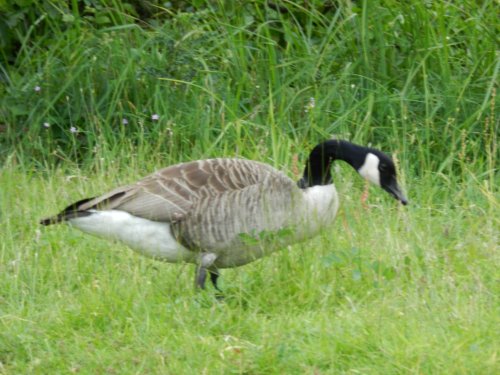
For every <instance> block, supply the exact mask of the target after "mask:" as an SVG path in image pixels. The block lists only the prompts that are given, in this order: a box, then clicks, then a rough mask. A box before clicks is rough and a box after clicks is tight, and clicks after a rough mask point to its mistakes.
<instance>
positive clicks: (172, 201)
mask: <svg viewBox="0 0 500 375" xmlns="http://www.w3.org/2000/svg"><path fill="white" fill-rule="evenodd" d="M270 174H278V175H280V177H282V178H287V177H286V176H284V175H283V174H282V173H281V172H279V171H277V170H276V169H274V168H273V167H271V166H269V165H267V164H263V163H259V162H255V161H250V160H244V159H208V160H201V161H194V162H188V163H182V164H177V165H174V166H171V167H167V168H164V169H161V170H159V171H157V172H156V173H154V174H152V175H149V176H147V177H146V178H144V179H142V180H140V181H138V182H137V183H135V184H132V185H128V186H123V187H119V188H117V189H115V190H112V191H110V192H109V193H107V194H104V195H102V196H100V197H97V198H94V199H91V200H89V201H86V202H84V203H83V204H81V205H80V206H79V207H78V210H89V209H101V210H102V209H106V210H112V209H115V210H122V211H126V212H128V213H130V214H132V215H135V216H139V217H143V218H145V219H150V220H155V221H166V222H177V221H180V220H182V219H184V218H185V217H186V216H187V215H188V214H189V212H190V211H191V209H192V208H193V205H195V204H196V203H197V202H198V201H199V200H200V199H201V198H203V197H206V198H208V197H211V196H212V197H215V196H218V195H220V194H222V193H224V192H227V191H231V190H240V189H244V188H246V187H248V186H251V185H254V184H257V183H259V182H262V181H263V180H264V179H265V178H266V177H269V175H270Z"/></svg>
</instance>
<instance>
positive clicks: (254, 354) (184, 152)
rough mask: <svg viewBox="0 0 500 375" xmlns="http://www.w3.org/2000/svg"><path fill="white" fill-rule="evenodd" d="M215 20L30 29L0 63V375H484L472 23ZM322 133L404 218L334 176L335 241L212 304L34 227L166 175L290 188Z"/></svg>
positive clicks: (347, 16)
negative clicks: (384, 174)
mask: <svg viewBox="0 0 500 375" xmlns="http://www.w3.org/2000/svg"><path fill="white" fill-rule="evenodd" d="M231 4H234V2H227V3H225V2H218V3H215V2H212V3H211V5H207V6H204V7H203V6H202V7H200V8H203V10H198V11H197V12H194V13H192V14H189V13H182V14H177V15H174V16H172V17H171V18H169V19H166V20H164V22H162V23H161V25H159V26H156V27H150V28H141V27H139V26H137V25H136V24H124V23H123V22H128V21H124V20H129V18H127V17H123V19H122V21H120V22H122V23H120V22H119V21H116V22H117V23H116V25H113V26H110V27H106V28H100V29H95V28H93V27H92V26H91V25H89V24H86V23H85V21H84V20H83V19H82V20H81V21H79V22H76V23H75V24H73V25H71V24H70V25H62V24H61V25H59V24H56V23H55V21H54V20H55V18H54V17H51V18H47V20H48V21H47V20H46V22H48V24H46V25H45V26H48V29H50V30H53V31H54V32H55V34H51V33H49V32H45V33H39V34H37V29H36V27H35V25H34V26H33V28H32V29H31V31H30V34H29V35H27V36H26V37H25V38H22V40H23V43H22V45H21V46H20V48H19V54H18V55H17V57H16V60H15V63H14V64H11V65H2V66H0V104H1V105H0V161H1V162H2V164H1V167H0V168H1V169H0V228H1V230H0V373H2V374H3V373H5V374H25V373H34V374H47V373H82V374H95V373H111V374H113V373H117V374H132V373H147V374H149V373H153V374H155V373H157V374H193V373H207V374H219V373H221V374H222V373H224V374H226V373H247V374H284V373H286V374H336V373H352V374H359V373H361V374H400V373H412V374H444V373H446V374H448V373H449V374H496V373H498V371H499V365H498V360H497V357H498V355H499V354H498V350H499V345H498V337H499V334H500V331H499V329H498V327H499V326H500V321H499V319H498V316H500V314H499V313H500V311H499V310H500V309H499V303H498V294H499V292H500V290H499V288H498V269H499V266H500V256H499V250H500V249H499V243H500V241H499V233H500V222H499V218H498V212H499V203H498V198H499V194H498V186H499V184H500V179H499V175H498V167H497V164H498V126H499V121H498V119H499V118H500V116H499V114H498V110H497V108H498V103H497V101H498V99H497V88H498V82H497V80H498V70H499V67H500V62H499V60H498V54H497V52H496V50H497V49H498V43H497V42H498V40H497V37H496V35H498V33H496V32H495V25H496V24H497V23H498V20H497V16H496V15H497V12H496V7H495V6H496V4H495V2H494V1H493V0H485V1H465V2H463V3H461V5H456V4H455V2H451V1H449V2H446V1H444V2H422V1H417V0H415V1H407V2H396V1H393V0H374V1H371V0H370V1H367V0H365V1H356V2H351V1H345V2H339V4H341V6H339V7H337V8H334V9H332V10H330V11H329V13H328V14H322V13H321V12H318V11H315V10H314V9H310V8H308V7H307V6H306V5H304V4H305V3H303V2H283V3H282V4H283V7H284V8H286V9H287V11H282V12H278V11H276V10H272V9H268V8H267V9H266V8H265V7H264V4H263V2H260V1H255V2H248V3H245V5H244V6H241V7H237V8H236V7H234V6H233V5H231ZM73 13H74V14H76V15H78V14H77V13H75V12H73ZM44 22H45V21H44ZM46 29H47V28H46ZM46 29H44V30H46ZM36 86H40V88H41V90H40V91H39V92H37V91H35V90H34V88H35V87H36ZM311 98H314V106H312V105H311V103H312V101H311ZM153 114H158V115H159V116H160V118H159V120H158V121H154V120H152V119H151V116H152V115H153ZM124 118H126V119H127V120H128V124H127V125H124V124H122V120H123V119H124ZM44 123H48V124H50V127H49V128H45V127H44V126H43V124H44ZM71 127H75V128H77V129H78V132H77V133H71V131H70V128H71ZM332 135H335V136H339V137H342V138H346V139H350V140H353V141H355V142H358V143H362V144H371V145H374V146H377V147H380V148H382V149H383V150H385V151H387V152H389V153H392V154H393V155H394V156H395V158H396V160H397V163H398V165H399V170H400V180H401V181H402V185H403V186H404V188H405V190H406V191H407V192H408V197H409V199H410V205H409V206H407V207H400V206H398V205H397V204H396V202H395V201H393V200H392V199H391V198H390V197H388V196H387V194H386V193H384V192H382V191H379V190H378V189H376V188H371V190H370V198H369V204H370V205H369V209H364V208H363V207H362V205H361V203H360V199H359V198H360V196H361V193H362V190H363V181H361V179H360V178H359V177H358V176H357V175H356V174H355V173H354V172H353V171H352V170H350V169H349V168H348V167H345V166H340V168H339V169H338V170H337V169H336V172H335V178H334V179H335V182H336V184H337V187H338V190H339V192H340V196H341V200H342V207H341V210H340V212H339V215H338V218H337V221H336V223H335V224H334V225H333V226H332V227H331V228H329V229H328V230H325V231H324V232H323V233H322V234H321V236H319V237H317V238H315V239H313V240H311V241H309V242H305V243H303V244H298V245H295V246H292V247H291V248H290V249H284V250H283V251H281V252H278V253H276V254H273V255H272V256H270V257H267V258H264V259H262V260H259V261H257V262H255V263H252V264H250V265H247V266H245V267H242V268H238V269H234V270H225V271H224V272H223V275H222V280H221V287H222V289H223V290H224V292H225V295H226V298H225V300H224V301H218V300H216V298H215V297H214V293H213V291H212V290H208V291H207V292H195V290H194V288H193V277H194V269H193V266H189V265H172V264H164V263H160V262H155V261H153V260H150V259H146V258H143V257H141V256H139V255H137V254H135V253H133V252H132V251H130V250H129V249H127V248H125V247H124V246H122V245H119V244H113V243H110V242H106V241H103V240H99V239H96V238H93V237H91V236H87V235H84V234H82V233H80V232H78V231H76V230H74V229H71V228H69V227H66V226H57V227H49V228H41V227H39V226H38V220H39V219H40V218H41V217H44V216H48V215H50V214H54V213H55V212H57V211H58V210H60V209H61V208H63V207H64V206H65V205H67V204H69V203H70V202H72V201H75V200H78V199H81V198H83V197H86V196H91V195H93V194H99V193H103V192H105V191H107V190H108V189H110V188H112V187H114V186H117V185H119V184H124V183H128V182H132V181H134V180H136V179H137V178H138V177H140V176H145V175H146V174H148V173H150V172H152V171H154V170H155V169H157V168H160V167H163V166H166V165H169V164H173V163H176V162H180V161H186V160H192V159H198V158H206V157H215V156H240V157H246V158H250V159H255V160H260V161H264V162H267V163H269V164H272V165H274V166H276V167H278V168H280V169H283V170H285V171H287V172H288V173H289V174H290V175H291V176H293V175H294V173H295V169H296V165H295V164H296V163H295V162H294V160H295V158H297V159H298V160H299V167H302V165H303V162H304V159H305V158H306V156H307V152H308V151H309V150H310V148H311V146H312V145H314V144H315V143H316V142H317V141H318V140H322V139H325V138H328V137H330V136H332Z"/></svg>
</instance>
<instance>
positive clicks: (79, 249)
mask: <svg viewBox="0 0 500 375" xmlns="http://www.w3.org/2000/svg"><path fill="white" fill-rule="evenodd" d="M343 172H345V173H343V174H345V179H343V180H341V181H339V182H338V185H339V189H340V191H341V192H342V193H343V197H344V198H343V200H344V202H343V208H342V210H341V212H340V214H339V218H338V220H337V222H336V225H335V226H333V227H332V228H331V230H328V231H325V233H323V234H322V235H321V236H320V237H318V238H316V239H314V240H312V241H310V242H307V243H304V244H300V245H296V246H293V247H292V248H291V249H288V250H284V251H283V252H280V253H276V254H274V255H273V256H271V257H268V258H265V259H263V260H260V261H258V262H255V263H253V264H250V265H248V266H245V267H244V268H240V269H236V270H226V271H225V272H224V273H223V278H222V288H223V289H224V291H225V294H226V296H227V297H226V300H225V301H223V302H220V301H217V300H216V299H215V298H214V295H213V294H212V292H211V291H208V292H206V293H195V292H194V290H193V273H194V269H193V267H192V266H187V265H185V266H183V265H170V264H162V263H158V262H155V261H152V260H148V259H145V258H143V257H141V256H139V255H136V254H134V253H133V252H131V251H130V250H128V249H126V248H125V247H123V246H121V245H119V244H110V243H108V242H105V241H101V240H99V239H96V238H93V237H90V236H86V235H84V234H81V233H79V232H77V231H75V230H72V229H70V228H67V227H64V226H61V227H53V228H47V229H45V228H38V227H37V225H36V219H37V218H39V217H41V216H43V215H45V214H47V213H52V212H54V211H56V210H57V209H58V208H60V203H59V202H61V201H66V202H67V201H71V199H74V198H76V196H77V195H78V196H85V194H89V193H90V192H94V191H98V190H102V189H104V188H105V187H106V186H109V184H110V183H111V182H112V181H113V180H114V176H108V177H106V178H105V179H104V180H102V179H97V178H93V179H91V180H89V179H88V178H86V177H84V176H83V175H82V174H81V173H80V172H79V171H78V170H77V171H75V173H74V174H72V176H73V178H71V179H68V177H67V176H65V174H62V173H55V174H54V175H50V176H47V177H45V178H41V177H39V176H37V175H27V174H25V173H20V172H17V171H13V172H9V173H7V174H2V179H1V181H0V182H1V185H2V186H3V187H4V189H2V196H1V198H2V212H4V213H10V214H9V215H8V219H7V220H5V219H4V220H3V224H2V225H3V228H4V230H3V231H2V240H1V244H2V245H1V246H2V253H1V254H2V259H1V263H0V264H1V265H2V270H1V275H2V278H1V279H0V282H1V288H0V289H1V290H2V315H1V325H2V329H1V333H0V356H1V358H2V370H3V371H4V372H5V373H47V372H55V373H69V372H79V373H101V372H102V373H137V372H139V373H186V374H187V373H202V372H204V371H205V372H208V373H233V372H234V373H311V374H313V373H337V372H339V373H340V372H352V373H356V372H361V373H374V374H375V373H408V372H409V373H443V372H446V373H464V374H465V373H482V374H488V373H491V374H493V373H495V372H496V369H498V368H497V361H496V356H497V353H498V346H497V344H496V342H497V341H496V338H497V336H498V301H497V300H496V293H497V292H498V289H497V286H496V282H497V280H496V276H495V275H496V270H497V269H498V265H499V258H498V233H499V232H498V218H495V216H494V212H493V209H494V207H493V206H492V205H491V203H490V202H489V200H491V199H492V198H493V197H492V196H489V195H484V192H483V191H482V187H481V186H477V185H472V186H470V191H469V194H472V195H473V196H475V198H476V199H474V202H475V203H474V204H473V205H472V204H468V203H466V202H467V201H468V200H469V199H464V200H463V201H462V202H460V200H457V202H456V203H450V204H447V205H440V206H436V207H429V206H425V205H420V204H419V203H418V201H419V195H420V194H422V195H425V194H426V193H428V192H431V191H432V189H433V187H432V186H431V185H430V184H429V183H424V184H423V185H422V186H418V189H416V188H415V192H413V193H412V194H411V196H412V200H413V205H412V206H408V207H407V208H402V207H397V206H396V205H395V204H394V203H393V202H392V201H390V200H389V199H390V198H387V197H386V196H385V193H383V192H378V191H375V190H373V191H372V193H371V198H370V201H371V206H370V208H369V209H368V210H364V209H363V208H362V207H361V204H360V202H359V199H358V197H359V196H360V194H361V189H362V186H361V185H362V184H361V183H359V181H356V182H355V183H354V185H353V184H352V183H351V182H350V181H355V180H354V177H355V176H354V173H349V171H347V170H346V171H343ZM129 177H132V176H129ZM358 180H359V179H358ZM12 181H16V183H15V184H14V183H12ZM84 183H85V184H84ZM434 188H435V187H434ZM418 191H420V193H418ZM69 195H71V197H70V196H69ZM38 202H44V203H43V204H38ZM496 208H498V207H496ZM26 218H28V220H27V219H26Z"/></svg>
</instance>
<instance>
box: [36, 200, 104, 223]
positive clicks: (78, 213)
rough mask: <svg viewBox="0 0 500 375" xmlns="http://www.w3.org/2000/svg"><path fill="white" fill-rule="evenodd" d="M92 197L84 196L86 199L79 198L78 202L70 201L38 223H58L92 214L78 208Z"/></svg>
mask: <svg viewBox="0 0 500 375" xmlns="http://www.w3.org/2000/svg"><path fill="white" fill-rule="evenodd" d="M92 199H94V198H86V199H82V200H79V201H78V202H75V203H72V204H70V205H69V206H68V207H66V208H65V209H64V210H62V211H61V212H59V213H58V214H57V215H54V216H50V217H48V218H45V219H42V220H40V225H52V224H58V223H62V222H64V221H67V220H70V219H74V218H77V217H84V216H89V215H91V214H92V212H90V211H87V210H79V209H78V208H79V207H80V206H81V205H82V204H84V203H86V202H88V201H90V200H92Z"/></svg>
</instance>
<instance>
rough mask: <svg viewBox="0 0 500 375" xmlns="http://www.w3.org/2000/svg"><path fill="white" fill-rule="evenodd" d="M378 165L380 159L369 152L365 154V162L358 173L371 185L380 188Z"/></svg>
mask: <svg viewBox="0 0 500 375" xmlns="http://www.w3.org/2000/svg"><path fill="white" fill-rule="evenodd" d="M379 163H380V159H379V158H378V156H377V155H374V154H372V153H371V152H369V153H368V154H366V158H365V162H364V163H363V165H362V166H361V168H359V169H358V173H359V174H360V175H361V176H362V177H363V178H366V179H367V180H368V181H370V182H371V183H373V184H375V185H378V186H380V171H379V170H378V165H379Z"/></svg>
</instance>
